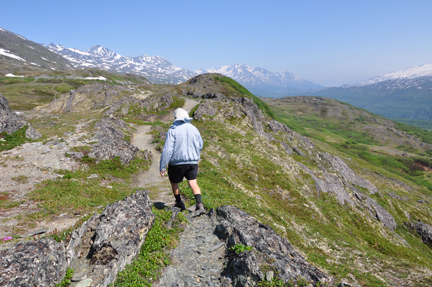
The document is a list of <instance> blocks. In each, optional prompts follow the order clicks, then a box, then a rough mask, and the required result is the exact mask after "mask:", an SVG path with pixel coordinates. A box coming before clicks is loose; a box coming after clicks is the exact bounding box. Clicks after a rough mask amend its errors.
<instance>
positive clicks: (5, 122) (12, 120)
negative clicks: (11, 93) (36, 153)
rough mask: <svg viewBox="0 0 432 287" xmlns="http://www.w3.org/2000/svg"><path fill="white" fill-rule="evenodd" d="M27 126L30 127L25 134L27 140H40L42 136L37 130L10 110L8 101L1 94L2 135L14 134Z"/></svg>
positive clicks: (0, 121) (0, 128) (0, 125)
mask: <svg viewBox="0 0 432 287" xmlns="http://www.w3.org/2000/svg"><path fill="white" fill-rule="evenodd" d="M25 125H28V128H27V130H26V133H25V135H26V137H27V138H29V139H38V138H40V137H41V136H42V135H41V134H40V133H39V132H38V131H37V130H36V129H35V128H33V127H32V126H31V125H29V123H28V122H27V120H26V119H25V118H24V117H23V116H21V115H18V114H17V113H15V112H13V111H12V110H11V109H10V108H9V102H8V100H7V99H6V98H5V97H4V96H3V95H2V94H0V133H2V132H7V133H8V134H12V133H14V132H16V131H17V130H19V129H20V128H22V127H24V126H25Z"/></svg>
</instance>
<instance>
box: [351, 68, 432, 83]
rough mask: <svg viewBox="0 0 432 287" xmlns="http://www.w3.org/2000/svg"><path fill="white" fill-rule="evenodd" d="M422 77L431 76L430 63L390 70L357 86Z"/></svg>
mask: <svg viewBox="0 0 432 287" xmlns="http://www.w3.org/2000/svg"><path fill="white" fill-rule="evenodd" d="M423 77H432V64H425V65H421V66H417V67H412V68H408V69H404V70H398V71H395V72H390V73H387V74H384V75H381V76H377V77H374V78H372V79H369V80H367V81H364V82H360V83H358V84H357V85H355V86H357V87H361V86H368V85H373V84H377V83H380V82H384V81H397V80H412V79H417V78H423Z"/></svg>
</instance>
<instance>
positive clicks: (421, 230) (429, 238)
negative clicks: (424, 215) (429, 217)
mask: <svg viewBox="0 0 432 287" xmlns="http://www.w3.org/2000/svg"><path fill="white" fill-rule="evenodd" d="M405 225H406V226H407V227H408V228H410V229H411V230H413V231H416V232H417V233H418V234H419V235H420V236H421V238H422V241H423V243H424V244H427V245H428V246H429V247H431V248H432V226H430V225H429V224H426V223H423V222H421V221H410V222H406V223H405Z"/></svg>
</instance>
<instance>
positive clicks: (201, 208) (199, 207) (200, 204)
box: [195, 203, 204, 211]
mask: <svg viewBox="0 0 432 287" xmlns="http://www.w3.org/2000/svg"><path fill="white" fill-rule="evenodd" d="M197 210H204V204H202V203H197V204H196V208H195V211H197Z"/></svg>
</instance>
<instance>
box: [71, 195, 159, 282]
mask: <svg viewBox="0 0 432 287" xmlns="http://www.w3.org/2000/svg"><path fill="white" fill-rule="evenodd" d="M151 207H152V203H151V201H150V198H149V197H148V192H147V190H137V191H136V192H135V193H134V194H132V195H130V196H129V197H126V198H125V199H124V200H122V201H119V202H116V203H113V204H111V205H109V206H107V207H106V208H105V209H104V211H103V212H102V214H101V215H93V217H92V218H91V219H89V220H88V221H87V222H85V223H84V224H83V225H82V226H81V227H80V228H79V229H78V230H75V231H74V232H73V233H72V236H71V241H70V243H69V246H68V248H67V257H68V262H69V267H70V268H73V269H74V270H76V272H86V273H87V275H86V277H87V278H89V279H91V280H92V285H93V286H108V285H109V284H111V283H112V282H114V281H115V279H116V277H117V273H118V272H119V271H121V270H123V269H124V268H125V266H126V264H129V263H131V262H132V260H133V259H134V258H135V257H136V255H137V254H138V252H139V250H140V248H141V246H142V244H143V243H144V240H145V237H146V235H147V233H148V231H149V230H150V228H151V227H152V225H153V222H154V219H155V215H154V214H153V213H152V212H151ZM82 276H84V275H83V274H82Z"/></svg>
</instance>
